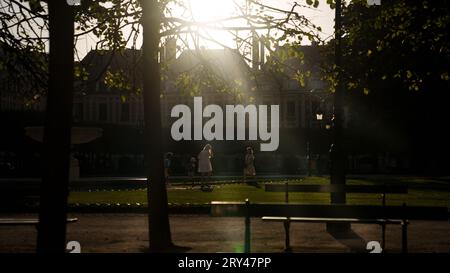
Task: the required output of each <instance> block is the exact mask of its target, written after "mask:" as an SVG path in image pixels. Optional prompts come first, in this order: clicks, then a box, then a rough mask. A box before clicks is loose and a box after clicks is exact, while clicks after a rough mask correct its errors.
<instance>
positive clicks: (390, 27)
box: [323, 0, 450, 171]
mask: <svg viewBox="0 0 450 273" xmlns="http://www.w3.org/2000/svg"><path fill="white" fill-rule="evenodd" d="M449 4H450V3H449V1H439V2H436V1H427V0H421V1H404V0H396V1H384V2H383V3H382V5H380V6H367V3H366V1H365V0H358V1H352V2H351V3H350V4H348V5H347V6H345V7H344V9H343V17H342V18H343V22H342V23H343V31H344V33H343V34H344V38H343V66H342V71H343V77H344V82H345V89H346V100H347V104H348V106H349V107H350V109H351V111H350V114H351V113H355V115H352V119H353V121H354V122H355V124H353V126H352V128H353V130H356V131H357V132H358V133H357V134H362V135H364V137H359V138H358V139H360V140H362V142H360V143H359V144H360V148H362V149H365V150H366V151H371V152H375V153H376V152H378V153H380V152H383V151H391V152H396V153H402V154H403V155H405V156H409V157H410V158H413V162H412V163H413V167H415V169H416V170H417V171H426V170H428V171H431V169H432V167H434V168H440V169H441V170H442V169H445V167H444V166H448V165H449V160H448V158H447V154H448V152H449V149H448V145H447V139H448V137H449V135H448V133H446V131H445V129H444V127H443V124H446V123H448V121H447V120H448V114H447V113H446V110H445V109H446V108H447V107H448V106H447V104H448V100H449V98H450V94H449V93H448V90H449V89H450V78H449V69H450V67H449V63H450V43H449V36H448V30H447V29H448V28H449V26H450V12H449V11H450V10H449V9H450V8H449V7H450V5H449ZM331 43H332V41H330V45H329V48H328V49H329V51H328V56H329V58H328V60H331V58H332V57H333V52H332V44H331ZM330 64H332V62H330V61H328V62H326V64H325V65H324V66H323V67H324V68H325V71H326V72H327V73H326V75H327V78H328V79H329V80H330V83H331V84H330V86H333V80H334V73H333V70H334V68H333V67H332V65H330ZM356 113H357V115H356ZM368 121H369V122H368ZM349 145H350V144H349ZM355 145H356V144H355V143H353V144H351V146H353V147H356V146H355ZM369 147H370V148H369ZM439 166H440V167H439Z"/></svg>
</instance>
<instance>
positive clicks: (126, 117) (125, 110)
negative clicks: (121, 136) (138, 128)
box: [120, 103, 130, 122]
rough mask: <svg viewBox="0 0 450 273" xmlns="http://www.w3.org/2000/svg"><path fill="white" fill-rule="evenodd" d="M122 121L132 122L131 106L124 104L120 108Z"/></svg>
mask: <svg viewBox="0 0 450 273" xmlns="http://www.w3.org/2000/svg"><path fill="white" fill-rule="evenodd" d="M120 121H121V122H128V121H130V104H129V103H122V104H121V108H120Z"/></svg>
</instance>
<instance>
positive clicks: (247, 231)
mask: <svg viewBox="0 0 450 273" xmlns="http://www.w3.org/2000/svg"><path fill="white" fill-rule="evenodd" d="M250 238H251V234H250V201H249V200H248V198H247V199H245V235H244V241H245V242H244V252H245V253H250Z"/></svg>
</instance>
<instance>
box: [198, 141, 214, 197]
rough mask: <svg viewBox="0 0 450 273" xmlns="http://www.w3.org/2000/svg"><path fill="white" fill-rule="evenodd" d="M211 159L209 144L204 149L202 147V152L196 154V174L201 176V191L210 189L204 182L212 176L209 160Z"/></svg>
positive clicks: (211, 151)
mask: <svg viewBox="0 0 450 273" xmlns="http://www.w3.org/2000/svg"><path fill="white" fill-rule="evenodd" d="M212 157H213V150H212V147H211V145H210V144H206V145H205V147H203V150H202V151H201V152H200V153H199V154H198V156H197V159H198V172H199V173H200V175H201V183H202V185H201V189H202V190H204V191H206V190H211V189H212V187H211V186H209V185H206V183H205V182H206V181H207V182H209V178H210V177H211V174H212V165H211V158H212Z"/></svg>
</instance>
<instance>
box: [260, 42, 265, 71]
mask: <svg viewBox="0 0 450 273" xmlns="http://www.w3.org/2000/svg"><path fill="white" fill-rule="evenodd" d="M265 62H266V44H265V37H264V36H261V38H260V41H259V63H260V65H261V68H262V65H263V64H264V63H265Z"/></svg>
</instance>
